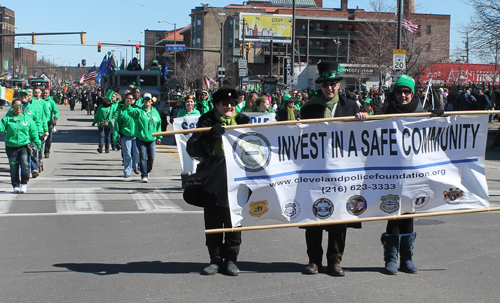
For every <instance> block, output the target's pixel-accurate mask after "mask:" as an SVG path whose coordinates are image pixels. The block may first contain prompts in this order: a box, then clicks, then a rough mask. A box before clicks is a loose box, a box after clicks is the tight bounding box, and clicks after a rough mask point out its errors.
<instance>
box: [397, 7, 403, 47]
mask: <svg viewBox="0 0 500 303" xmlns="http://www.w3.org/2000/svg"><path fill="white" fill-rule="evenodd" d="M402 11H403V1H402V0H398V45H397V49H401V25H402V24H403V12H402Z"/></svg>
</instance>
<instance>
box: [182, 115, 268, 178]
mask: <svg viewBox="0 0 500 303" xmlns="http://www.w3.org/2000/svg"><path fill="white" fill-rule="evenodd" d="M244 114H245V115H247V116H249V117H250V122H251V123H265V122H276V114H275V113H270V114H269V113H268V114H264V113H244ZM199 118H200V116H184V117H179V118H175V119H174V124H173V126H174V131H175V130H183V129H193V128H196V124H197V123H198V119H199ZM190 137H191V133H188V134H176V135H175V142H176V144H177V151H178V152H179V158H180V160H181V170H182V174H187V173H194V172H195V171H196V165H198V161H196V160H193V159H192V158H191V157H190V156H189V155H188V153H187V152H186V144H187V141H188V140H189V138H190Z"/></svg>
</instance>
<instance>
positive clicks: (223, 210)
mask: <svg viewBox="0 0 500 303" xmlns="http://www.w3.org/2000/svg"><path fill="white" fill-rule="evenodd" d="M216 201H217V198H216V196H215V195H213V194H208V195H207V197H206V198H205V200H204V201H203V210H204V213H203V216H204V218H205V229H214V228H230V227H232V225H231V215H230V213H229V208H228V207H220V206H217V205H215V203H216ZM224 240H225V243H224ZM205 241H206V242H205V244H206V245H207V246H208V247H222V246H223V245H224V246H239V245H240V244H241V231H238V232H229V233H228V232H226V233H216V234H205Z"/></svg>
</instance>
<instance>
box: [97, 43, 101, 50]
mask: <svg viewBox="0 0 500 303" xmlns="http://www.w3.org/2000/svg"><path fill="white" fill-rule="evenodd" d="M97 52H99V53H100V52H101V42H98V43H97Z"/></svg>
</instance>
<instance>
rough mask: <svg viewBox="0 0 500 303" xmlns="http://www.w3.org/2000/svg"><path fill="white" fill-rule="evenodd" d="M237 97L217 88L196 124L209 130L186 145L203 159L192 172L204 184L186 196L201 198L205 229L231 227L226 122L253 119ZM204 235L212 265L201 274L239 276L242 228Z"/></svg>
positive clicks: (234, 91)
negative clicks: (224, 137) (210, 107)
mask: <svg viewBox="0 0 500 303" xmlns="http://www.w3.org/2000/svg"><path fill="white" fill-rule="evenodd" d="M237 97H238V95H237V92H236V90H234V89H230V88H220V89H219V90H218V91H216V92H215V93H214V94H213V104H214V109H213V110H211V111H209V112H208V113H206V114H203V115H202V116H201V117H200V119H199V120H198V125H197V127H211V129H210V131H208V132H196V133H193V135H192V136H191V138H190V139H189V141H188V142H187V146H186V151H187V152H188V154H189V155H190V156H191V157H196V158H198V159H199V160H200V164H199V165H198V167H197V169H196V174H194V175H192V176H198V177H199V178H201V182H202V186H201V190H199V188H197V189H194V188H193V187H191V189H190V187H189V186H187V187H186V190H185V191H184V199H185V200H186V201H188V200H190V199H195V200H198V203H199V202H202V203H199V204H200V205H201V204H202V206H203V208H204V219H205V229H215V228H224V227H226V228H228V227H232V224H231V216H230V211H229V202H228V193H227V178H226V175H227V173H226V167H225V166H226V165H225V157H224V150H223V146H222V135H223V134H224V127H223V126H225V125H236V124H247V123H250V118H249V117H248V116H246V115H244V114H242V113H238V112H237V111H236V103H237V102H238V99H237ZM202 176H206V177H205V178H203V177H202ZM188 203H192V202H188ZM205 239H206V245H207V247H208V253H209V255H210V265H209V266H207V267H205V268H204V269H203V271H202V274H204V275H215V274H216V273H217V272H220V271H222V270H223V271H224V272H225V273H226V274H227V275H230V276H237V275H238V274H239V269H238V267H237V265H236V260H237V257H238V254H239V251H240V244H241V232H228V233H225V234H223V233H217V234H206V235H205ZM224 240H225V242H224Z"/></svg>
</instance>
